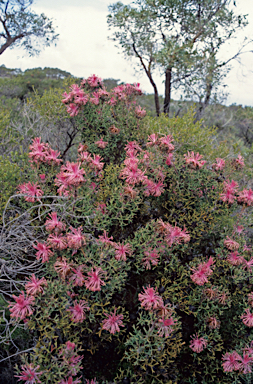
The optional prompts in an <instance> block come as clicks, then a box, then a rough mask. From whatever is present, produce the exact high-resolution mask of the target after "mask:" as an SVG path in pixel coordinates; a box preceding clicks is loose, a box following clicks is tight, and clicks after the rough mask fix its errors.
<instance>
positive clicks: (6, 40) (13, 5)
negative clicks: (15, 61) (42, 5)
mask: <svg viewBox="0 0 253 384" xmlns="http://www.w3.org/2000/svg"><path fill="white" fill-rule="evenodd" d="M33 2H34V0H0V22H1V24H0V54H2V53H3V52H4V51H5V50H6V49H7V48H9V47H11V48H14V47H22V48H24V49H25V51H27V52H28V54H29V55H30V56H33V55H37V54H39V52H40V51H41V47H42V46H46V47H48V46H49V45H50V44H51V43H53V42H55V41H56V40H57V38H58V35H57V34H55V30H54V28H53V25H52V20H50V19H49V18H48V17H47V16H45V15H44V14H43V13H42V14H41V15H37V14H36V13H34V12H33V11H32V10H31V9H30V6H31V5H32V4H33Z"/></svg>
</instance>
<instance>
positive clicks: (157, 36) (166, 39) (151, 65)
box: [108, 0, 247, 115]
mask: <svg viewBox="0 0 253 384" xmlns="http://www.w3.org/2000/svg"><path fill="white" fill-rule="evenodd" d="M230 3H231V1H230V0H216V1H212V0H203V1H201V2H200V1H199V0H193V1H189V0H137V1H136V2H135V3H134V4H135V6H130V5H128V6H126V5H123V4H122V3H121V2H118V3H116V4H113V5H111V6H109V12H110V14H109V15H108V24H109V27H110V28H111V27H113V28H115V32H114V33H113V37H112V39H113V40H114V41H117V42H118V43H119V46H120V47H121V48H122V49H123V52H124V54H125V55H126V57H137V58H138V61H139V63H138V65H139V68H140V69H141V70H144V71H145V73H146V75H147V76H148V78H149V80H150V83H151V84H152V86H153V88H154V94H155V104H156V112H157V115H159V113H160V105H159V100H158V91H157V86H156V84H155V81H154V72H155V70H157V69H158V70H160V71H161V72H162V73H163V75H164V76H165V99H164V113H167V114H168V113H169V108H170V100H171V91H172V88H175V89H177V88H180V87H182V86H183V87H184V86H185V84H186V83H187V84H189V82H190V81H191V82H193V79H195V82H196V81H197V79H198V80H199V79H202V78H203V70H202V71H199V68H200V67H201V66H202V67H204V66H205V64H206V65H209V68H215V69H216V71H218V69H219V63H218V64H217V65H216V66H213V65H211V64H210V63H212V62H213V61H217V59H216V56H217V52H218V50H219V49H220V47H221V45H222V44H223V43H224V42H226V41H227V40H229V39H231V38H232V37H233V36H234V35H235V32H236V31H237V30H238V29H240V28H243V27H244V26H245V25H246V24H247V21H246V16H242V15H235V14H234V12H233V10H232V9H231V8H229V5H230ZM208 52H209V54H208ZM209 58H210V59H209ZM209 72H210V71H209ZM211 73H212V74H213V72H211ZM211 77H212V78H213V75H212V76H211ZM209 78H210V75H209ZM211 91H212V87H210V85H209V87H208V86H207V89H206V92H207V102H209V100H210V92H211Z"/></svg>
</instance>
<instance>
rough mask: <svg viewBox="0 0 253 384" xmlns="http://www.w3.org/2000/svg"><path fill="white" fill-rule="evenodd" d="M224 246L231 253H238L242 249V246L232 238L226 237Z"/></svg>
mask: <svg viewBox="0 0 253 384" xmlns="http://www.w3.org/2000/svg"><path fill="white" fill-rule="evenodd" d="M224 245H225V247H226V248H227V249H229V250H230V251H237V250H238V249H239V247H240V244H239V243H237V242H236V241H235V240H232V239H231V238H230V237H228V236H227V237H226V239H225V240H224Z"/></svg>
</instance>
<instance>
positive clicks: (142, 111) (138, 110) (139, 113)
mask: <svg viewBox="0 0 253 384" xmlns="http://www.w3.org/2000/svg"><path fill="white" fill-rule="evenodd" d="M135 113H136V116H137V117H144V116H146V110H145V109H144V108H143V109H142V108H141V106H140V105H138V107H136V108H135Z"/></svg>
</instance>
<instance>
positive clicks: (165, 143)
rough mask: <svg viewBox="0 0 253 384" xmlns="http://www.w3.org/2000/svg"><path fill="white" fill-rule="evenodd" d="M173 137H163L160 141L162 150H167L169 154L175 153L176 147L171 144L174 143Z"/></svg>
mask: <svg viewBox="0 0 253 384" xmlns="http://www.w3.org/2000/svg"><path fill="white" fill-rule="evenodd" d="M173 140H174V139H173V137H172V136H171V135H167V136H165V137H161V138H160V139H159V141H160V146H161V147H162V148H166V149H167V150H168V151H169V152H172V151H174V149H175V147H174V145H173V144H171V142H172V141H173Z"/></svg>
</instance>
